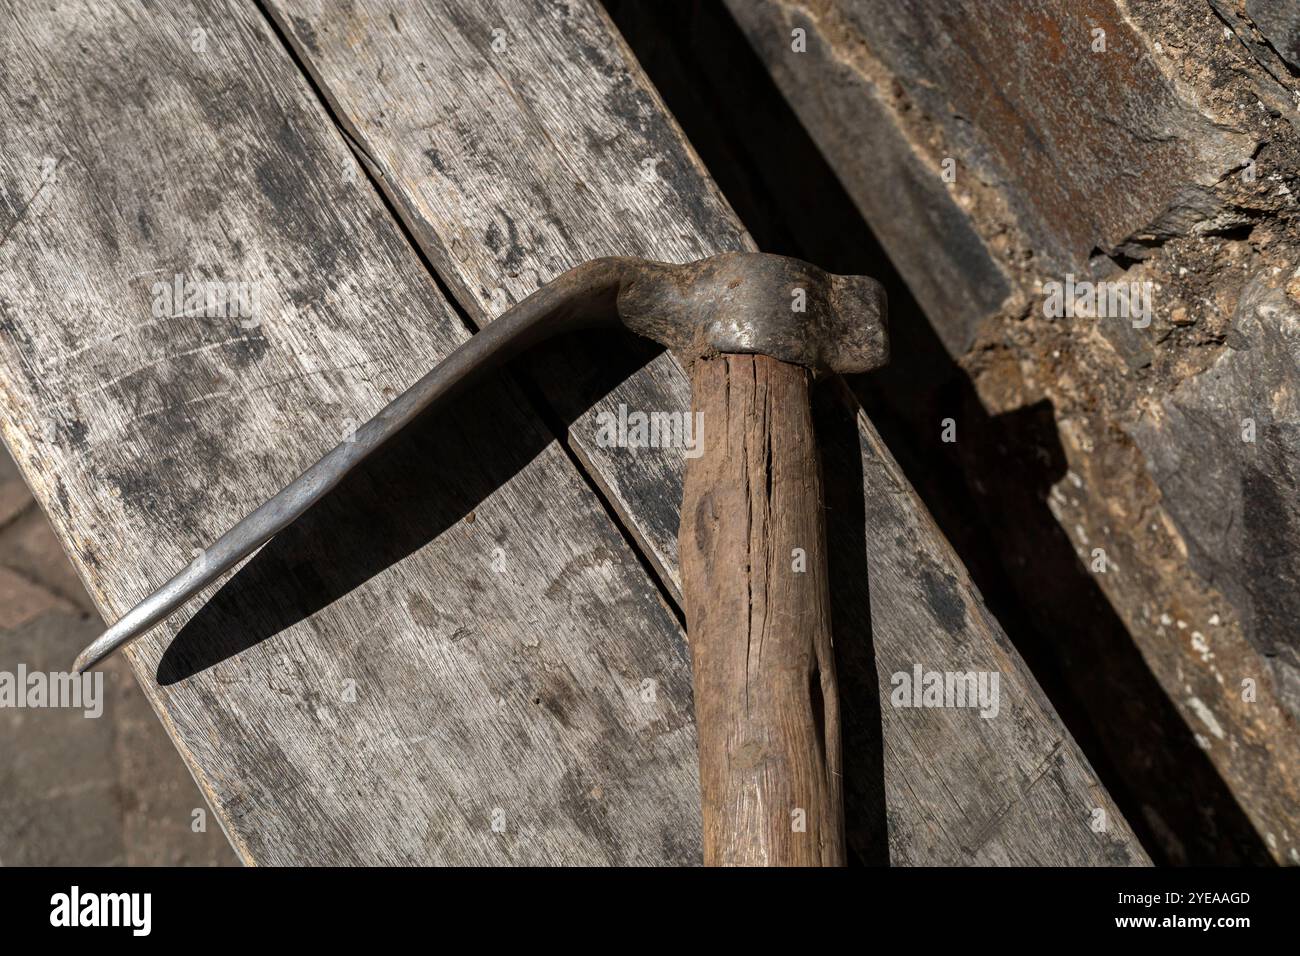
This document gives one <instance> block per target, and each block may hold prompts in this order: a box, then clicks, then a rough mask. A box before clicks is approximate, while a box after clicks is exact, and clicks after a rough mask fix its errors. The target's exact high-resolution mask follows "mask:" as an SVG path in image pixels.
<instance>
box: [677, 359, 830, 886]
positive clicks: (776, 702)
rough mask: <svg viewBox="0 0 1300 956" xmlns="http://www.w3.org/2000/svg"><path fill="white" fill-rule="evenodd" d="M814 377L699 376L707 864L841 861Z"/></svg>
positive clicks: (763, 367)
mask: <svg viewBox="0 0 1300 956" xmlns="http://www.w3.org/2000/svg"><path fill="white" fill-rule="evenodd" d="M810 378H811V375H810V373H809V372H808V371H807V370H806V369H803V368H801V367H799V366H796V365H789V364H786V363H784V362H779V361H777V360H775V359H772V358H768V357H767V356H763V355H719V356H713V357H710V358H706V359H700V360H698V361H696V362H695V364H694V365H693V366H692V369H691V390H692V404H693V406H694V410H695V411H696V412H697V413H703V418H702V420H701V424H702V434H697V438H699V444H698V445H697V448H699V449H701V453H700V455H699V457H696V458H693V459H689V460H688V462H687V465H686V486H685V493H684V498H683V502H682V526H681V536H680V539H679V540H680V548H681V562H682V590H683V593H684V597H685V603H686V624H687V633H688V635H689V637H690V643H691V659H692V666H693V670H694V679H695V720H696V725H697V728H698V731H699V741H700V793H701V801H702V805H703V816H704V862H705V864H706V865H711V866H712V865H741V866H745V865H754V866H841V865H843V863H844V821H843V798H842V794H841V786H840V766H841V764H840V724H839V698H838V695H837V691H836V684H835V661H834V654H833V651H832V646H831V627H830V603H829V589H828V586H827V577H826V528H825V522H824V519H823V516H822V479H821V463H820V459H819V456H818V454H817V444H816V439H815V436H814V434H813V424H812V412H811V409H810V407H809V403H808V388H809V383H810Z"/></svg>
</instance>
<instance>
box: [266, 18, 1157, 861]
mask: <svg viewBox="0 0 1300 956" xmlns="http://www.w3.org/2000/svg"><path fill="white" fill-rule="evenodd" d="M271 7H272V11H273V15H274V17H275V18H276V20H277V22H279V23H280V25H281V27H282V29H283V30H284V31H285V33H286V35H287V36H288V37H289V38H290V40H291V41H292V43H293V45H294V47H295V49H296V51H297V53H298V55H299V56H300V57H301V58H302V60H303V62H304V64H305V65H306V67H307V68H308V70H309V71H310V72H311V73H312V75H313V77H314V78H315V80H316V81H317V83H318V85H319V86H320V88H321V90H322V91H323V93H324V95H325V97H326V98H327V100H328V101H329V102H330V103H331V104H332V106H333V108H334V109H335V111H336V114H337V115H338V117H339V118H340V120H341V122H342V123H343V124H344V126H345V128H346V129H347V130H348V132H349V134H350V135H351V137H352V139H353V140H354V141H355V142H356V143H357V144H358V146H359V149H360V150H361V151H362V152H363V153H364V155H365V156H366V157H367V159H368V162H369V163H370V164H371V168H372V169H374V171H375V173H376V175H377V176H378V177H379V180H380V182H381V183H382V184H383V187H384V189H385V190H386V192H387V194H388V195H389V197H390V198H391V199H392V200H393V203H394V206H395V208H397V209H398V211H399V213H400V214H401V215H402V217H403V219H404V220H405V221H406V223H407V225H408V227H409V228H410V230H411V232H412V234H413V235H414V236H415V237H416V238H417V240H418V241H419V243H420V245H421V247H422V249H423V250H424V251H425V252H426V254H427V255H428V257H429V259H430V260H431V261H432V262H433V263H434V264H435V266H436V267H437V268H438V270H439V272H440V273H441V274H442V277H443V279H444V281H445V282H446V283H447V285H448V286H449V287H450V288H452V289H453V290H454V291H455V293H456V295H457V298H458V299H459V300H460V302H461V304H462V305H463V306H464V308H465V309H466V311H467V312H468V313H469V315H470V316H471V318H472V319H473V320H474V321H475V322H477V323H484V322H487V321H490V319H491V318H492V317H493V316H494V315H496V314H499V312H500V311H502V310H503V309H504V308H506V307H507V306H508V305H509V304H510V303H512V302H514V301H517V300H518V299H520V298H522V297H523V296H524V295H526V294H528V293H529V292H531V291H533V290H534V289H535V288H536V287H537V285H538V284H540V283H541V282H543V281H545V280H546V279H549V278H551V277H552V276H553V275H555V274H557V273H559V272H561V271H563V270H564V269H566V268H568V267H570V266H571V265H573V264H575V263H577V262H579V261H581V260H583V259H585V258H588V257H590V256H595V255H609V254H624V255H644V256H650V257H655V258H660V259H666V260H672V261H685V260H689V259H693V258H698V257H700V256H703V255H707V254H710V253H713V252H718V251H723V250H726V249H734V248H745V247H747V246H748V245H749V239H748V237H747V236H746V235H745V234H744V233H743V231H742V230H741V228H740V226H739V224H738V223H737V222H736V221H735V219H734V217H733V216H732V215H731V214H730V212H729V211H728V210H727V208H726V206H725V204H724V203H723V202H722V200H721V199H720V198H719V197H718V195H717V192H716V190H715V188H714V187H713V185H712V183H711V182H710V181H709V179H708V177H707V175H706V174H705V173H703V172H702V171H701V170H700V168H699V165H698V162H697V161H696V159H695V157H694V155H693V153H692V152H691V151H690V148H689V146H687V145H686V144H685V142H684V141H683V139H682V137H681V135H680V132H679V131H678V130H677V129H676V127H675V126H674V125H673V123H672V121H671V120H670V119H669V118H668V117H667V115H666V114H665V112H664V111H663V108H662V106H661V105H660V104H659V102H658V99H657V96H656V94H655V93H654V91H653V89H651V88H650V87H649V85H648V82H647V81H646V80H645V78H644V76H643V75H642V74H641V73H640V71H639V69H638V68H637V66H636V64H635V62H634V61H633V60H632V58H631V56H630V54H629V53H628V52H627V51H626V49H625V48H624V47H623V45H622V43H621V40H620V39H619V38H618V36H617V34H616V32H615V31H614V30H613V28H612V26H611V25H610V24H609V23H608V21H607V19H606V18H605V16H604V15H603V13H602V12H601V11H599V10H598V9H596V8H594V7H593V6H592V5H591V4H588V3H549V2H534V3H516V4H492V3H434V4H429V5H421V6H419V7H411V6H408V5H404V4H397V3H391V4H375V5H368V6H367V7H366V8H365V9H360V8H356V7H340V6H335V5H327V4H318V3H309V2H302V3H299V2H276V3H273V4H272V5H271ZM494 39H495V40H496V43H497V48H496V49H494V47H493V42H494ZM648 159H652V160H655V161H656V162H655V163H654V168H655V170H656V177H655V178H654V179H648V180H642V179H641V178H640V170H642V169H644V168H645V167H644V165H643V164H644V162H645V161H646V160H648ZM609 349H610V351H608V352H593V351H591V350H588V349H585V348H583V347H580V346H578V345H576V344H571V343H566V346H565V348H564V349H563V350H553V352H552V354H551V355H550V356H549V357H548V358H547V359H546V360H545V361H539V362H537V363H534V369H535V370H536V372H537V376H538V381H539V383H540V386H541V389H542V391H543V392H544V393H545V395H546V396H547V398H548V399H549V400H550V401H551V402H552V403H553V404H554V406H555V407H556V408H557V409H558V410H559V411H560V413H561V414H562V415H564V416H565V417H566V420H568V421H570V422H571V426H570V428H569V439H570V442H571V446H572V448H573V449H574V451H575V453H576V454H577V455H578V456H579V458H580V459H581V460H582V461H583V462H584V464H585V465H586V466H587V467H588V468H589V469H590V470H591V473H592V475H593V477H594V479H595V480H596V481H597V482H599V483H600V484H601V485H602V486H603V487H604V488H605V489H606V490H607V492H608V493H609V496H610V499H611V501H612V502H613V504H614V505H615V507H617V508H619V509H620V513H621V515H622V517H623V519H624V521H625V523H626V524H627V526H628V527H629V528H631V529H632V530H633V532H634V533H635V534H636V536H637V538H638V540H639V541H640V542H641V543H642V544H643V546H644V548H645V550H646V551H647V552H648V553H650V554H651V555H653V556H654V560H655V562H656V564H657V565H658V566H660V567H662V568H664V570H665V573H666V574H667V576H668V579H669V581H670V582H675V581H676V573H677V572H676V544H675V540H674V537H673V536H674V535H675V531H676V527H677V508H678V504H679V495H680V488H681V460H680V456H679V455H678V454H664V453H663V452H661V451H657V450H655V449H641V450H639V451H638V452H637V453H636V454H632V453H631V452H630V451H628V450H626V449H619V448H613V449H610V448H602V447H601V446H600V445H599V443H598V442H597V441H596V440H595V434H596V428H595V415H596V414H597V413H599V412H600V411H609V410H611V409H613V408H615V407H617V405H618V404H619V403H624V404H626V405H627V406H628V407H629V408H632V409H640V410H645V411H648V410H669V411H672V410H681V409H684V408H686V407H687V391H686V383H685V379H684V377H683V375H682V373H681V370H680V368H679V367H678V366H677V364H676V363H675V362H674V361H673V360H672V359H671V358H670V357H668V356H661V357H659V358H657V359H655V360H654V361H652V362H650V363H648V364H647V365H646V367H644V368H642V369H640V370H637V371H635V373H634V374H633V373H632V369H635V364H633V363H625V361H624V360H623V359H622V358H621V353H620V352H618V351H615V344H614V343H611V345H610V346H609ZM611 357H612V358H611ZM611 361H615V362H617V363H618V366H617V369H618V375H615V376H610V375H598V374H597V375H594V374H593V372H592V370H591V368H590V367H589V366H592V365H595V366H597V368H598V369H599V368H600V367H601V366H602V365H608V364H609V363H610V362H611ZM624 375H626V376H627V378H626V379H623V376H624ZM836 397H837V402H832V403H831V406H830V410H829V411H828V412H827V414H826V416H824V417H823V419H822V420H821V421H820V422H819V426H821V425H825V426H826V428H827V429H829V433H828V435H827V436H825V437H826V438H827V441H828V447H827V450H826V459H827V473H828V476H830V475H832V474H834V473H836V472H838V473H839V474H840V475H843V474H846V473H847V474H849V475H851V476H852V477H853V479H854V480H855V481H856V482H857V484H856V485H855V486H854V488H853V489H852V490H851V491H850V492H846V491H845V490H844V489H843V487H842V485H841V489H840V492H839V493H838V498H837V499H836V500H837V501H838V502H839V505H838V507H839V509H840V511H839V514H838V515H836V514H832V520H831V522H830V524H831V539H832V540H831V547H832V553H833V554H834V553H836V549H837V548H838V555H839V563H838V568H839V574H840V577H839V580H838V582H833V583H836V584H838V587H835V588H834V589H835V590H836V592H837V594H836V601H837V603H836V607H835V609H834V610H835V612H836V614H837V616H836V619H835V627H836V642H837V656H838V657H840V658H842V663H841V665H840V672H841V680H842V681H843V682H844V685H845V690H844V696H845V720H846V728H845V739H846V755H845V758H846V765H847V770H846V781H845V782H846V792H847V798H848V803H849V836H850V844H851V846H852V847H853V848H854V849H855V850H856V852H857V853H858V854H859V856H861V857H864V858H867V859H881V858H882V853H883V851H884V850H885V838H886V832H887V837H888V856H889V858H891V859H892V860H894V861H895V862H903V863H945V862H985V863H995V862H1006V863H1024V862H1041V863H1065V862H1076V863H1078V862H1087V863H1100V862H1137V861H1143V860H1145V854H1144V853H1143V852H1142V850H1141V848H1140V847H1138V846H1137V845H1136V842H1135V841H1134V840H1133V838H1132V834H1131V832H1130V831H1129V829H1128V827H1127V825H1126V824H1125V823H1124V821H1123V820H1122V819H1121V818H1120V817H1119V815H1118V813H1117V812H1116V811H1115V810H1114V807H1113V806H1112V804H1111V803H1110V802H1109V797H1108V796H1106V794H1105V793H1104V790H1103V789H1102V787H1101V786H1100V785H1099V784H1098V783H1097V782H1096V779H1095V776H1094V775H1093V774H1092V771H1091V769H1090V768H1089V767H1088V766H1087V764H1086V761H1085V760H1084V759H1083V758H1082V756H1081V754H1080V753H1079V751H1078V748H1077V746H1076V745H1075V743H1074V742H1073V741H1072V740H1071V739H1070V737H1069V735H1068V734H1067V732H1066V731H1065V730H1064V728H1063V727H1062V726H1061V725H1060V722H1059V720H1058V719H1057V717H1056V715H1055V714H1054V713H1053V711H1052V709H1051V707H1050V705H1049V704H1048V703H1047V701H1046V700H1045V699H1044V698H1043V696H1042V695H1041V693H1040V692H1039V691H1038V689H1037V686H1036V685H1035V683H1034V681H1033V679H1032V677H1031V676H1030V675H1029V673H1028V671H1027V670H1026V668H1025V666H1024V664H1023V662H1022V661H1021V660H1020V658H1019V657H1018V656H1017V655H1016V653H1015V652H1014V650H1012V649H1011V648H1010V646H1009V645H1008V644H1007V642H1006V640H1005V636H1004V635H1003V634H1002V632H1001V629H1000V628H999V627H998V625H997V623H996V622H995V621H993V620H992V619H991V617H990V616H989V615H988V614H987V612H986V611H985V610H984V608H983V605H982V602H981V601H980V599H979V595H978V593H977V592H976V590H975V588H974V586H973V585H972V584H971V582H970V580H969V578H968V577H967V575H966V574H965V571H964V570H963V569H962V568H961V567H960V563H959V562H958V560H957V558H956V557H955V555H954V554H953V553H952V551H951V549H950V548H949V546H948V545H947V542H946V541H944V539H943V537H942V535H941V534H940V533H939V532H938V530H937V529H936V528H935V526H934V523H933V521H932V520H931V519H930V517H929V516H928V514H927V513H926V512H925V509H924V507H923V506H922V505H921V503H920V501H919V500H918V499H917V498H916V496H915V494H914V493H913V492H912V491H911V489H910V488H909V486H908V485H907V482H906V480H905V479H904V478H903V477H902V474H901V472H900V471H899V469H898V467H897V465H896V464H895V463H894V461H893V459H892V458H891V457H890V456H889V453H888V452H887V451H886V450H885V448H884V447H883V445H882V444H881V442H880V440H879V437H878V436H877V435H876V433H875V430H874V428H873V427H872V426H871V424H870V422H868V421H867V420H866V418H865V416H862V415H861V414H860V413H858V412H857V411H856V407H857V406H856V403H853V402H852V400H851V398H850V397H849V396H847V394H845V393H842V392H841V393H838V394H837V396H836ZM836 409H838V411H836ZM845 415H848V416H849V417H848V418H847V429H846V428H845V426H844V425H843V422H842V421H839V420H840V419H843V418H844V416H845ZM837 423H838V424H837ZM706 440H707V435H706ZM830 482H831V479H830V478H829V477H828V483H830ZM864 499H865V504H864ZM829 500H830V499H829V493H828V501H829ZM834 506H835V505H834V504H833V503H832V507H834ZM832 571H833V573H835V569H834V568H833V569H832ZM873 645H874V659H873V657H872V654H873ZM916 664H920V665H922V666H923V667H924V668H925V669H927V670H962V671H966V670H991V671H998V672H999V673H1000V677H1001V688H1002V701H1003V709H1002V711H1001V714H1000V716H999V717H997V718H994V719H991V720H985V719H982V718H980V717H979V716H977V715H976V714H974V713H973V712H972V711H970V710H955V709H894V708H893V707H890V706H888V705H884V706H883V707H882V705H881V703H880V701H881V699H882V695H883V699H886V700H887V699H888V695H889V692H890V690H891V683H890V677H891V675H892V674H894V673H897V672H906V673H909V674H910V673H911V671H912V668H913V666H914V665H916ZM882 725H883V730H882ZM882 734H883V742H884V744H883V751H882V749H881V743H880V741H881V737H882ZM885 804H887V806H888V814H889V816H888V830H887V831H886V828H885V822H884V819H883V806H884V805H885ZM1094 807H1096V808H1101V809H1103V810H1105V811H1106V816H1107V819H1108V823H1109V827H1108V829H1107V830H1106V831H1104V832H1101V833H1098V832H1094V831H1093V830H1092V829H1091V828H1090V827H1089V822H1090V819H1092V816H1091V815H1092V813H1093V808H1094Z"/></svg>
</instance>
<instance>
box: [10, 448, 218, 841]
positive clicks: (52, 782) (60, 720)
mask: <svg viewBox="0 0 1300 956" xmlns="http://www.w3.org/2000/svg"><path fill="white" fill-rule="evenodd" d="M101 628H102V623H101V621H100V618H99V615H98V614H97V613H96V611H95V608H94V606H93V605H92V604H91V601H90V598H89V597H88V596H87V595H86V593H85V591H84V590H83V589H82V587H81V583H80V582H79V581H78V580H77V576H76V574H75V573H74V572H73V570H72V567H71V566H70V564H69V563H68V561H67V558H66V557H65V556H64V554H63V550H62V549H61V548H60V546H59V543H58V541H57V539H56V538H55V537H54V533H53V532H52V531H51V530H50V526H49V524H48V523H47V521H46V519H45V515H44V514H42V512H41V510H40V508H39V507H38V506H37V505H36V502H35V501H34V500H33V499H32V496H31V494H30V492H29V491H28V490H27V486H26V485H25V484H24V483H23V480H22V478H21V477H19V474H18V470H17V468H16V467H15V465H14V463H13V461H12V459H11V458H10V457H9V453H8V451H6V450H5V449H4V447H3V445H0V672H8V673H9V674H15V675H16V674H17V672H18V667H19V666H20V665H24V666H25V667H26V671H27V673H29V674H30V673H32V672H38V671H39V672H45V673H48V672H51V671H66V670H67V669H68V668H69V666H70V665H71V662H72V660H73V658H74V657H76V655H77V652H78V651H80V650H81V648H82V647H84V646H85V645H86V644H87V643H88V642H89V641H90V640H92V639H93V638H94V637H96V636H97V634H98V633H99V631H100V630H101ZM102 700H103V708H102V714H101V715H100V716H99V717H97V718H88V717H86V716H85V714H84V712H83V710H70V709H53V708H51V709H46V708H32V707H18V706H0V865H6V866H16V865H34V866H43V865H144V866H153V865H193V866H230V865H235V864H236V863H237V859H236V857H235V854H234V852H233V851H232V850H231V848H230V845H229V843H227V842H226V838H225V836H224V835H223V834H222V832H221V827H220V826H219V825H218V824H217V822H216V820H215V819H214V818H213V816H212V811H211V810H209V809H208V806H207V804H206V803H205V802H204V800H203V797H202V796H201V795H200V793H199V790H198V788H197V787H196V786H195V784H194V781H193V780H192V779H191V778H190V775H189V772H188V771H187V770H186V768H185V765H184V764H183V763H182V762H181V758H180V756H179V755H178V754H177V753H176V750H175V748H174V747H173V746H172V743H171V740H170V739H169V738H168V737H167V734H166V733H165V732H164V731H163V728H162V725H161V724H160V723H159V722H158V719H157V718H156V717H155V716H154V714H153V711H152V710H151V709H150V708H149V704H148V702H147V701H146V700H145V697H144V694H143V693H141V691H140V688H139V687H138V686H137V685H136V682H135V679H134V678H133V677H132V675H131V672H130V668H128V667H127V665H126V662H125V661H124V660H123V659H122V658H120V657H118V658H114V659H113V660H111V661H109V662H108V664H107V665H106V666H105V667H104V685H103V695H102Z"/></svg>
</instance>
